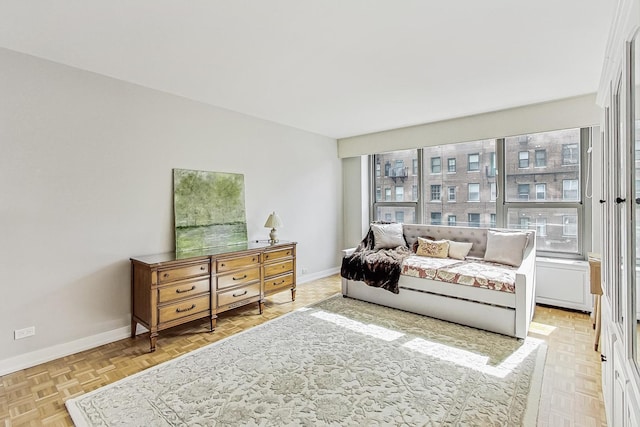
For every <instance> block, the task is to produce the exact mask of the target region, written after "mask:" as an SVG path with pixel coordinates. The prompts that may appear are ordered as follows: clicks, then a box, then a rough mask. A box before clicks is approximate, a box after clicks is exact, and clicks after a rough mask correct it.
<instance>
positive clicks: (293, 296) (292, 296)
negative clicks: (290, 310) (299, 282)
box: [291, 288, 296, 301]
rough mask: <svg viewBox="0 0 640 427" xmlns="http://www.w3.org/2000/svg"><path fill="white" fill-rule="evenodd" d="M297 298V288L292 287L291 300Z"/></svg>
mask: <svg viewBox="0 0 640 427" xmlns="http://www.w3.org/2000/svg"><path fill="white" fill-rule="evenodd" d="M295 300H296V288H293V289H291V301H295Z"/></svg>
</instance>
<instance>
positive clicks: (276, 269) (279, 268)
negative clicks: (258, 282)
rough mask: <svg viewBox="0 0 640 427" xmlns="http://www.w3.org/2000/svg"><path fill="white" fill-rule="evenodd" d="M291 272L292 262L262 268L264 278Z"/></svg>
mask: <svg viewBox="0 0 640 427" xmlns="http://www.w3.org/2000/svg"><path fill="white" fill-rule="evenodd" d="M290 271H293V260H289V261H285V262H278V263H275V264H268V265H265V266H264V277H265V278H266V277H270V276H277V275H278V274H284V273H288V272H290Z"/></svg>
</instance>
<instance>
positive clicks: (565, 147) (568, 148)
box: [562, 143, 580, 165]
mask: <svg viewBox="0 0 640 427" xmlns="http://www.w3.org/2000/svg"><path fill="white" fill-rule="evenodd" d="M579 163H580V148H579V146H578V144H577V143H571V144H562V164H563V165H577V164H579Z"/></svg>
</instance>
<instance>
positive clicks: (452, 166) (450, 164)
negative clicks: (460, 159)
mask: <svg viewBox="0 0 640 427" xmlns="http://www.w3.org/2000/svg"><path fill="white" fill-rule="evenodd" d="M455 171H456V158H455V157H449V158H448V159H447V172H455Z"/></svg>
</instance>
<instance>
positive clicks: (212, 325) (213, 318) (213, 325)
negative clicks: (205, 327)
mask: <svg viewBox="0 0 640 427" xmlns="http://www.w3.org/2000/svg"><path fill="white" fill-rule="evenodd" d="M216 319H218V316H216V315H215V314H214V315H213V316H211V320H210V325H209V326H210V327H209V332H213V331H215V329H216Z"/></svg>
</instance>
